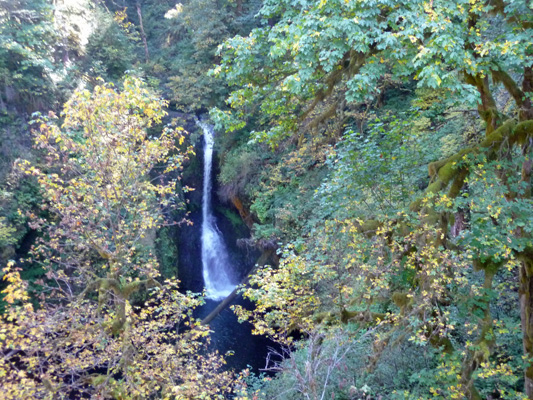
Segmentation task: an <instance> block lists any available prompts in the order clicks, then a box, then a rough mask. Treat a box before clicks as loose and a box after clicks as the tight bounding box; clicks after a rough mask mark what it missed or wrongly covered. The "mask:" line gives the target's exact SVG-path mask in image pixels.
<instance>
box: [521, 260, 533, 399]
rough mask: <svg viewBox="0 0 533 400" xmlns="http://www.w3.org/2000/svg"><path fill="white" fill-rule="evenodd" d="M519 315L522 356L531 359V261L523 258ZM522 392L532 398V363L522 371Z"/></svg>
mask: <svg viewBox="0 0 533 400" xmlns="http://www.w3.org/2000/svg"><path fill="white" fill-rule="evenodd" d="M519 295H520V317H521V319H522V343H523V348H524V356H525V357H527V359H529V360H532V359H533V261H532V260H531V259H528V260H523V261H522V265H521V266H520V291H519ZM524 392H525V393H526V395H527V398H528V399H533V365H532V364H531V363H529V366H528V367H527V368H526V369H525V371H524Z"/></svg>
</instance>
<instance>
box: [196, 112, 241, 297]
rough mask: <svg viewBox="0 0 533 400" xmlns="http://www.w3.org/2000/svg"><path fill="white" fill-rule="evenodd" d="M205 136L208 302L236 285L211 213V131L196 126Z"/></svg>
mask: <svg viewBox="0 0 533 400" xmlns="http://www.w3.org/2000/svg"><path fill="white" fill-rule="evenodd" d="M198 125H199V126H200V127H201V128H202V130H203V132H204V193H203V198H202V267H203V276H204V284H205V289H206V292H207V298H209V299H212V300H221V299H223V298H224V297H226V296H228V295H229V294H230V293H231V292H232V291H233V289H235V284H233V283H232V282H231V279H230V272H229V271H230V270H231V265H230V262H229V257H228V250H227V249H226V245H225V244H224V240H223V239H222V234H221V232H220V231H219V230H218V228H217V225H216V222H215V217H214V216H213V212H212V210H211V189H212V185H211V168H212V161H213V145H214V142H215V138H214V129H213V127H212V126H211V125H208V124H206V123H204V122H201V121H200V122H198Z"/></svg>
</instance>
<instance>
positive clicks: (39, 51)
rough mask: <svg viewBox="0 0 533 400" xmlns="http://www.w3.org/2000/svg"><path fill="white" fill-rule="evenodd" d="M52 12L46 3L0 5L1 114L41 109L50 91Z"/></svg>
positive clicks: (23, 0)
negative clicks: (18, 110)
mask: <svg viewBox="0 0 533 400" xmlns="http://www.w3.org/2000/svg"><path fill="white" fill-rule="evenodd" d="M54 39H55V31H54V27H53V15H52V8H51V6H50V4H49V2H47V1H45V0H35V1H34V0H16V1H9V0H7V1H6V0H3V1H1V2H0V43H1V46H0V73H1V75H2V77H3V78H2V82H0V89H1V90H0V92H1V95H0V111H5V109H6V108H7V107H9V108H15V107H20V106H22V105H24V106H25V107H26V109H29V110H31V111H34V110H36V109H41V108H42V106H43V105H44V104H43V99H44V98H46V97H49V95H50V91H51V88H52V82H51V78H50V74H49V73H50V72H51V71H53V69H54V68H53V62H54V61H53V54H52V49H53V47H52V46H53V44H54Z"/></svg>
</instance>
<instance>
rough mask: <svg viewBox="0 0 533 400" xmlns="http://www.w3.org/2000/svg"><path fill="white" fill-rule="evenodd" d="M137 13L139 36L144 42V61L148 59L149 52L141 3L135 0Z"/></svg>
mask: <svg viewBox="0 0 533 400" xmlns="http://www.w3.org/2000/svg"><path fill="white" fill-rule="evenodd" d="M136 6H137V15H139V27H140V28H141V38H142V40H143V44H144V57H145V59H146V62H148V61H150V54H149V53H148V42H147V41H146V34H145V33H144V26H143V16H142V12H141V3H139V2H137V3H136Z"/></svg>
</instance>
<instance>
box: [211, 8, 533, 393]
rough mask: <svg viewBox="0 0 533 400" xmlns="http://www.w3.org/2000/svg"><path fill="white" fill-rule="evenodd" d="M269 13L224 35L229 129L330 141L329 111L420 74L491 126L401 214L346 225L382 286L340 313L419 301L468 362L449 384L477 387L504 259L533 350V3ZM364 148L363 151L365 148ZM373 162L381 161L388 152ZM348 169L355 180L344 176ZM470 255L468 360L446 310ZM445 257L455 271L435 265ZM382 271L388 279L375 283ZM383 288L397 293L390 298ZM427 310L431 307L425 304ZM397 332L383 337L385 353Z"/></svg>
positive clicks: (446, 347)
mask: <svg viewBox="0 0 533 400" xmlns="http://www.w3.org/2000/svg"><path fill="white" fill-rule="evenodd" d="M260 14H261V15H262V16H263V18H264V19H265V26H264V27H263V28H258V29H255V30H253V31H252V33H251V34H250V35H249V36H247V37H240V36H238V37H235V38H233V39H231V40H229V41H227V42H226V43H225V45H224V46H223V47H222V48H221V53H220V54H221V56H222V62H221V65H219V66H217V67H216V68H215V69H214V73H215V74H217V75H219V76H221V77H223V78H225V79H226V81H227V82H228V83H229V84H230V85H234V86H235V90H234V91H233V92H232V93H231V94H230V96H229V97H228V99H227V102H228V105H229V106H230V109H228V110H214V111H213V113H212V115H213V117H214V119H215V120H216V121H217V122H218V123H219V124H220V125H224V126H225V128H226V130H227V131H234V130H239V129H243V128H244V127H245V126H246V124H247V123H248V122H255V124H254V125H253V126H252V127H250V130H252V129H253V135H252V138H253V139H255V140H257V141H263V142H266V143H268V144H270V145H271V146H272V147H276V146H278V145H279V144H280V143H283V140H285V139H291V138H293V137H297V138H299V140H298V144H299V145H300V146H302V145H303V143H305V141H306V140H307V141H311V140H312V139H316V138H318V140H321V139H322V140H329V139H328V136H329V137H331V136H333V137H338V136H339V132H334V131H332V130H331V127H330V126H329V125H328V124H327V122H328V121H329V120H332V119H337V120H340V121H341V123H340V124H337V126H342V125H343V123H342V122H343V121H344V116H345V115H346V114H347V112H346V111H347V110H348V111H353V110H354V109H358V108H359V109H365V108H368V106H369V104H371V103H372V102H376V103H377V102H379V101H378V100H376V98H377V97H378V95H379V94H380V92H382V91H383V90H384V88H385V87H386V86H387V85H388V84H390V82H391V81H399V82H403V83H404V84H407V83H408V82H409V80H412V79H414V80H415V81H417V84H418V86H419V87H427V88H431V89H434V90H436V89H439V90H441V91H442V92H443V93H446V94H447V95H448V96H449V98H451V99H452V101H453V102H455V104H460V105H461V106H462V107H466V108H470V107H472V106H477V110H478V115H479V117H480V119H481V120H482V121H483V123H484V129H483V130H484V132H485V135H477V136H476V137H474V138H473V140H472V142H473V143H465V145H464V146H463V147H462V148H461V149H459V150H458V151H457V152H454V154H452V155H451V156H449V157H445V158H443V159H441V160H436V161H434V162H432V163H429V165H428V172H429V178H430V184H429V186H428V187H427V188H426V189H425V190H424V191H423V193H420V192H419V193H418V195H417V197H418V199H417V200H414V201H412V202H409V205H408V207H405V209H404V210H403V212H402V210H400V211H398V210H395V211H396V212H395V213H394V214H395V215H390V213H388V214H389V215H386V216H383V215H380V218H375V215H371V216H369V215H368V214H362V213H361V214H359V215H357V216H356V217H357V218H356V219H355V220H354V219H353V218H352V220H351V221H348V222H349V223H350V225H351V227H352V228H351V229H352V230H350V231H349V232H357V235H360V236H362V237H364V236H365V235H369V236H372V237H374V238H375V240H376V241H379V242H380V243H381V245H380V246H379V249H378V250H376V253H375V254H374V256H371V257H370V256H369V257H370V259H362V260H359V265H358V271H357V272H354V274H355V275H356V276H357V275H359V276H365V277H368V280H366V281H364V284H363V287H362V289H361V290H362V291H363V292H365V291H366V290H368V291H371V292H372V291H374V290H375V291H376V293H374V295H373V294H372V293H370V294H368V296H370V299H372V301H368V302H366V300H355V298H356V297H357V296H349V297H351V298H352V300H353V303H352V304H350V301H348V303H347V309H350V310H349V311H350V312H352V313H354V314H353V315H352V314H350V313H348V314H345V313H344V315H343V312H340V313H338V318H339V319H343V320H351V319H352V320H353V319H354V318H355V319H357V318H358V316H359V315H360V312H361V308H362V309H364V308H365V307H371V306H376V305H377V304H381V307H382V308H384V309H385V310H386V311H389V310H390V309H391V307H392V308H393V309H394V311H391V313H392V314H391V315H392V316H391V317H390V320H389V322H392V321H395V324H396V322H398V321H399V320H401V319H402V318H403V316H405V313H407V308H406V307H407V305H409V307H408V308H409V313H411V314H410V315H411V316H412V317H413V316H414V318H415V319H416V320H417V324H420V325H418V326H419V328H420V329H421V331H420V332H421V333H422V334H423V335H422V336H424V337H426V338H429V342H430V343H431V344H433V345H434V346H435V347H436V348H439V349H440V350H441V352H442V354H443V356H446V357H450V359H453V358H454V357H455V361H454V362H451V364H450V365H452V364H453V365H455V366H452V367H450V366H448V367H449V368H450V371H452V370H454V368H458V370H459V371H460V372H459V374H458V375H459V376H460V379H459V380H458V382H455V383H453V384H449V386H448V388H453V390H452V389H450V390H451V392H450V393H451V394H450V396H451V395H453V396H458V397H460V396H465V397H467V398H470V399H480V398H481V394H480V391H479V387H478V386H476V379H480V378H479V377H483V376H485V377H486V376H488V375H487V371H486V369H488V370H490V369H491V368H492V370H493V371H496V370H498V368H497V367H495V366H493V367H487V366H490V365H492V364H491V363H492V362H494V358H493V357H492V356H493V354H494V351H495V348H496V347H497V345H498V344H497V340H496V338H497V335H496V333H495V324H494V316H493V314H492V311H491V307H493V306H494V304H495V303H496V298H495V296H494V290H495V284H496V283H497V282H499V279H503V276H504V275H505V271H506V268H504V267H507V268H509V270H510V271H512V273H513V274H514V275H513V276H514V278H513V279H515V280H516V281H518V282H519V284H520V289H519V293H520V314H521V320H522V334H523V347H524V348H523V350H524V357H525V359H527V360H531V359H533V347H532V346H531V343H533V341H532V338H531V321H533V314H532V311H531V310H532V309H533V308H532V307H531V298H532V297H531V295H530V284H531V276H533V275H532V274H531V264H532V263H531V254H532V253H531V249H532V248H533V238H532V231H531V228H530V224H529V222H528V221H530V218H531V211H530V210H531V205H532V199H531V170H532V162H531V138H532V136H533V107H532V102H531V101H532V100H531V99H532V95H533V47H532V44H531V40H530V37H531V36H532V34H533V19H532V15H533V14H532V12H531V5H530V4H528V3H527V2H522V1H514V0H510V1H459V2H457V1H446V0H439V1H431V2H424V1H409V2H407V1H406V2H404V1H400V2H398V1H387V0H383V1H350V2H343V1H335V0H331V1H320V2H303V3H302V2H296V1H282V2H277V1H276V2H274V1H266V2H265V3H264V5H263V8H262V10H261V12H260ZM500 94H502V97H504V98H506V99H508V103H507V104H505V103H504V102H503V101H500V99H499V98H498V97H499V96H498V95H500ZM360 131H362V139H364V140H366V141H371V142H372V141H373V139H372V137H371V135H369V134H368V131H367V130H366V129H360ZM380 135H382V136H385V134H380ZM324 137H325V139H324ZM405 139H408V137H407V136H406V137H405ZM385 141H387V140H385ZM404 142H405V140H403V139H401V140H398V141H397V143H404ZM373 143H376V144H377V146H381V144H382V143H380V141H374V142H373ZM387 145H388V144H387V143H385V146H382V147H379V149H380V152H381V154H380V153H379V152H374V154H376V155H377V157H378V158H381V157H382V156H383V152H382V150H383V147H385V148H386V147H387ZM368 146H370V145H368ZM368 146H367V148H368ZM364 151H367V150H364V149H363V150H359V151H358V152H357V153H355V154H354V156H360V155H361V154H363V155H364V154H365V153H364ZM362 152H363V153H362ZM386 155H388V154H385V156H386ZM393 155H394V153H393ZM336 161H340V165H339V166H338V167H337V169H338V170H341V168H343V167H346V166H347V164H346V161H347V159H345V160H344V163H343V160H336ZM376 164H378V165H379V166H380V167H381V166H382V165H383V163H381V162H380V161H379V160H378V162H377V163H376ZM345 179H346V181H348V180H349V178H347V175H345ZM356 185H359V186H361V182H356ZM363 186H364V185H363ZM382 187H383V186H382ZM485 196H487V198H488V199H490V201H487V200H486V199H485ZM460 213H462V215H465V214H468V215H469V216H470V218H471V219H470V220H469V221H468V222H467V223H466V227H465V226H463V227H462V229H460V231H461V234H460V235H459V236H458V235H457V230H454V229H455V228H456V227H455V216H457V215H459V214H460ZM373 214H379V213H373ZM386 214H387V213H386ZM454 232H455V233H454ZM489 232H490V234H489ZM314 236H315V237H316V236H317V234H316V233H315V234H314ZM380 239H381V240H380ZM359 240H360V239H357V240H356V242H357V243H359ZM368 246H372V245H371V244H369V243H367V244H365V245H364V246H363V247H362V248H359V250H360V251H364V249H367V248H368ZM351 248H352V247H350V249H351ZM399 249H403V250H401V251H400V250H399ZM346 254H347V255H349V254H350V252H347V253H346ZM351 254H353V253H351ZM315 257H316V258H318V257H320V256H319V255H317V254H315ZM410 257H413V259H411V258H410ZM464 257H466V258H464ZM354 259H356V260H357V258H356V257H355V258H354ZM369 260H372V263H373V264H372V268H371V269H370V270H369V271H367V272H366V273H364V274H363V273H362V272H361V271H360V269H363V272H364V268H365V266H366V267H367V266H368V263H369ZM469 260H471V261H469ZM517 260H518V262H517ZM463 262H465V263H466V265H467V268H468V271H469V273H472V274H473V275H471V276H469V278H468V284H467V285H466V287H469V288H470V295H469V296H467V298H468V299H469V300H465V302H466V303H467V304H469V306H468V307H467V308H468V311H467V313H469V315H470V316H471V321H472V322H473V323H474V324H475V325H476V330H477V332H478V334H477V335H476V336H475V337H473V338H469V339H468V341H467V342H466V344H467V345H466V347H465V349H464V354H465V357H464V359H462V360H460V361H458V360H459V358H460V355H461V354H462V353H461V350H459V349H460V348H461V346H462V345H463V343H459V344H454V343H452V342H451V341H450V340H449V338H450V337H449V333H447V332H446V329H444V330H443V329H441V328H442V327H443V326H444V327H447V326H449V325H453V324H450V320H451V318H450V316H449V315H446V314H440V312H441V311H439V310H442V309H447V307H448V306H449V304H450V303H449V300H448V299H453V298H454V297H453V296H454V290H459V291H466V292H467V290H466V289H465V288H462V289H459V287H460V285H459V286H456V285H455V283H453V282H456V283H459V282H462V280H461V279H462V273H461V272H459V271H461V270H462V268H463V266H464V265H465V264H463ZM447 264H448V267H449V268H448V269H449V271H446V270H442V271H440V270H439V271H437V270H434V269H433V268H434V267H436V266H439V268H441V267H443V266H445V265H447ZM282 267H283V264H282ZM431 270H432V271H433V272H432V273H429V272H428V271H431ZM409 271H410V272H409ZM476 271H477V272H478V273H479V274H481V275H482V276H483V278H482V283H480V282H476V278H475V276H474V275H475V274H474V272H476ZM281 273H282V272H278V274H281ZM374 274H383V276H388V278H386V279H385V281H386V282H385V281H382V280H381V279H377V280H378V281H379V282H376V279H375V278H372V277H373V276H374ZM411 274H414V275H415V276H416V278H413V280H410V278H409V279H408V282H407V288H408V289H409V291H408V294H409V295H410V296H409V297H407V298H406V297H405V292H404V289H406V287H402V285H400V284H399V283H400V282H404V283H406V282H405V279H407V277H409V276H411ZM428 274H429V278H427V276H428ZM448 274H449V275H448ZM444 276H445V277H447V279H448V278H449V279H451V281H450V282H448V284H443V282H442V281H441V280H440V279H444V278H441V277H444ZM424 277H426V278H424ZM456 279H457V280H458V281H456ZM355 285H356V283H355V282H352V283H351V284H348V287H351V288H352V289H353V290H355V289H356V288H357V289H360V287H358V286H355ZM434 285H437V286H436V287H435V286H434ZM452 287H455V289H454V290H452ZM400 288H402V289H401V290H400ZM440 288H443V291H441V289H440ZM382 290H383V292H382V294H379V292H380V291H382ZM412 291H414V292H416V293H417V295H415V293H414V292H412ZM447 292H448V293H447ZM383 293H387V294H388V299H389V303H387V301H386V300H385V299H386V298H387V296H386V295H384V294H383ZM424 293H426V295H424ZM428 294H429V295H428ZM269 295H271V293H267V294H266V296H267V298H268V296H269ZM433 295H434V296H433ZM411 296H412V297H411ZM376 298H380V299H382V300H381V301H377V300H376ZM409 298H411V299H413V300H408V299H409ZM363 299H364V296H363ZM391 299H392V300H394V299H396V300H398V303H397V304H396V307H397V308H394V307H393V306H392V305H391V304H390V300H391ZM367 300H368V299H367ZM411 301H412V303H411ZM387 304H388V305H387ZM456 306H458V305H457V304H456ZM419 307H422V308H419ZM454 307H455V306H454ZM421 309H424V310H426V311H427V312H422V314H419V311H420V310H421ZM451 310H453V308H451V309H450V312H451ZM347 315H348V316H349V317H347ZM398 315H399V316H400V317H402V318H400V317H399V316H398ZM421 315H423V316H425V317H424V318H426V319H421V318H420V316H421ZM365 318H366V319H365ZM382 319H383V318H381V317H380V318H379V320H382ZM369 321H370V322H371V323H378V324H379V325H380V326H383V324H382V323H380V322H378V321H377V320H376V319H374V318H373V317H372V314H368V315H367V316H366V317H364V318H363V322H364V323H367V322H369ZM396 326H397V325H396ZM412 326H413V325H412ZM414 326H416V324H415V325H414ZM406 329H407V328H406ZM424 329H425V330H426V331H425V332H426V333H424ZM391 332H392V331H391ZM388 337H389V339H390V337H391V336H388ZM389 339H387V340H385V341H380V343H382V345H380V346H381V347H380V346H377V348H378V349H380V350H378V351H376V353H380V352H381V351H382V350H383V348H385V345H383V343H385V344H386V343H387V342H388V340H389ZM456 345H457V346H456ZM528 362H529V364H527V365H526V367H525V368H524V382H525V385H524V392H525V394H526V396H528V397H529V398H532V397H533V380H532V373H533V369H532V368H533V367H532V366H531V362H530V361H528ZM454 363H455V364H454ZM457 365H459V367H457ZM482 369H483V372H481V370H482ZM500 372H501V371H500ZM454 391H455V392H454Z"/></svg>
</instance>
